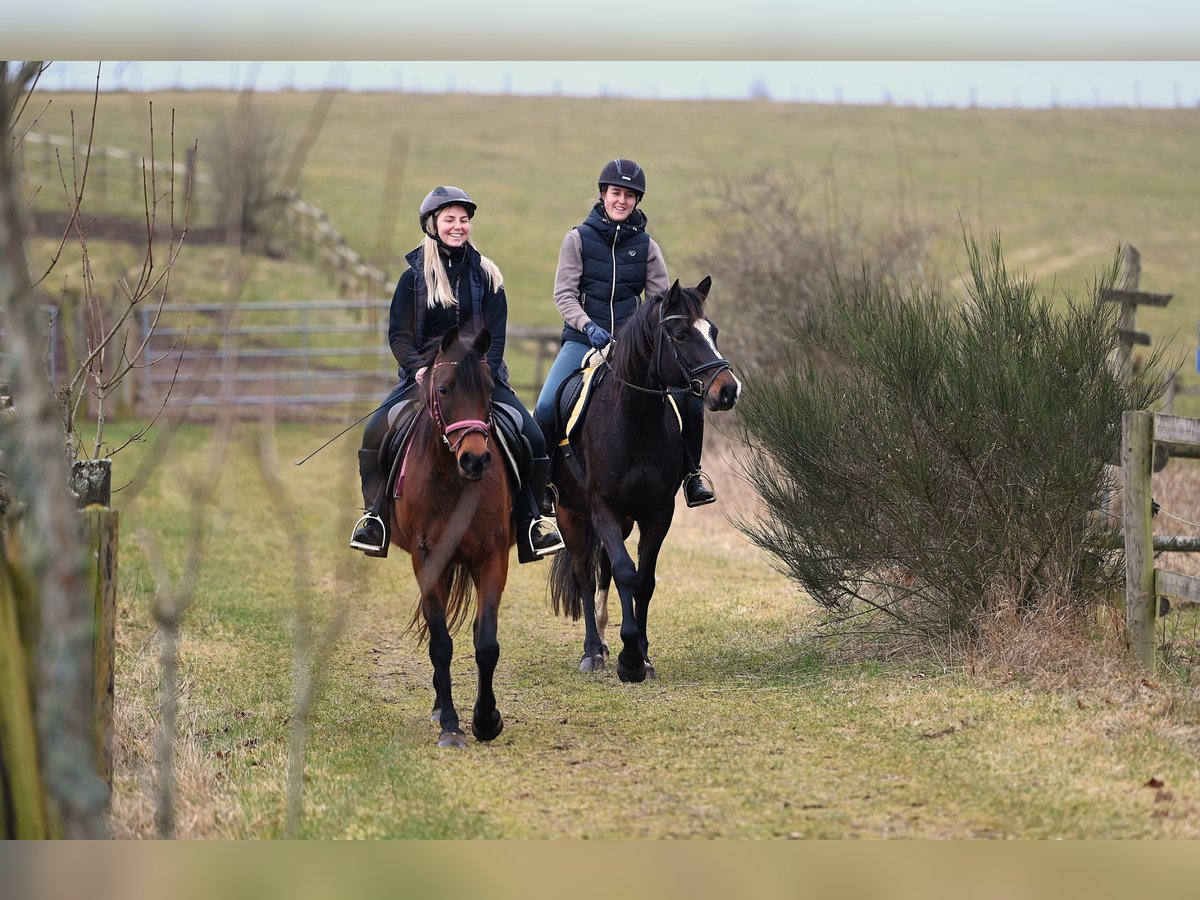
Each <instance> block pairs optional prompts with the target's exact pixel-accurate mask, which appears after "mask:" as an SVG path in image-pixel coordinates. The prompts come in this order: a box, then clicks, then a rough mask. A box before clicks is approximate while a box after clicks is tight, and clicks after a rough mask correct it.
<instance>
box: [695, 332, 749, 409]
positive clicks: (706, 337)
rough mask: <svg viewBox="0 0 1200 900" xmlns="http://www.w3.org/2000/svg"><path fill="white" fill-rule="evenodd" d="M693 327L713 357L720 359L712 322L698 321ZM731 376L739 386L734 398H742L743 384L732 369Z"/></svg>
mask: <svg viewBox="0 0 1200 900" xmlns="http://www.w3.org/2000/svg"><path fill="white" fill-rule="evenodd" d="M693 327H694V328H695V329H696V330H697V331H698V332H700V336H701V337H702V338H704V342H705V343H706V344H708V346H709V347H711V348H712V352H713V356H715V357H717V358H718V359H720V358H721V351H720V350H718V349H717V342H716V341H715V340H713V336H712V331H713V325H712V322H710V321H708V319H697V320H696V322H695V324H694V326H693ZM729 375H730V377H731V378H732V379H733V383H734V384H735V385H737V391H736V393H735V395H734V396H736V397H739V398H740V397H741V396H742V383H741V382H740V381H739V380H738V377H737V376H736V375H734V374H733V370H732V369H730V370H729Z"/></svg>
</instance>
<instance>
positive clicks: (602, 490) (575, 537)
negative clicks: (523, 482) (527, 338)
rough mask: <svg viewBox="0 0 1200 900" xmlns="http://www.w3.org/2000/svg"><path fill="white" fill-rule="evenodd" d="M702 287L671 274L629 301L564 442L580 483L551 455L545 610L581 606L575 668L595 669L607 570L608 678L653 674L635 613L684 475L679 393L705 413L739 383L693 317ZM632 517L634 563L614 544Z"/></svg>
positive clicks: (645, 605)
mask: <svg viewBox="0 0 1200 900" xmlns="http://www.w3.org/2000/svg"><path fill="white" fill-rule="evenodd" d="M711 285H712V281H711V279H709V278H705V279H704V280H703V281H701V282H700V284H698V285H697V286H696V287H694V288H682V289H681V288H680V287H679V282H678V281H676V282H675V283H674V284H673V285H672V286H671V288H670V290H669V291H664V292H663V293H661V294H659V295H657V296H655V297H653V298H651V299H649V300H647V301H646V302H645V303H643V304H642V305H641V307H639V308H638V310H637V312H636V313H634V315H633V316H632V317H631V318H630V319H629V321H628V322H626V323H625V324H624V325H623V326H622V328H621V331H620V334H619V335H618V336H617V339H616V341H615V342H614V344H613V348H612V350H611V352H610V353H609V358H608V363H606V364H605V365H608V366H610V367H611V371H610V372H609V373H608V374H607V375H603V377H602V376H601V374H600V373H598V374H597V376H596V378H594V379H593V382H595V380H596V379H601V380H600V383H599V385H598V386H597V387H596V388H595V395H594V396H593V398H592V400H591V403H590V405H589V407H588V411H587V415H586V417H585V418H584V420H583V422H582V423H581V424H580V425H579V426H578V428H577V429H576V430H577V431H578V432H579V436H578V437H577V438H573V439H572V445H573V446H574V447H575V449H576V450H577V456H578V458H579V459H580V460H581V461H582V463H583V472H584V475H583V480H582V481H580V480H579V479H578V478H576V477H575V475H574V474H573V471H572V469H571V468H570V467H569V466H568V465H567V463H566V462H565V461H564V458H563V455H562V454H561V453H560V454H556V461H555V465H554V470H553V476H554V484H555V486H556V487H557V489H558V527H559V531H560V532H561V533H562V536H563V540H564V541H565V542H566V545H567V552H566V553H560V554H559V555H558V556H557V557H556V558H555V560H554V564H553V566H552V567H551V573H550V582H551V583H550V595H551V600H552V602H553V604H554V609H555V611H556V612H561V613H564V614H567V615H570V616H571V617H572V618H574V619H578V618H579V616H580V615H581V614H582V615H583V621H584V629H585V634H584V640H583V660H582V662H581V663H580V668H581V669H582V670H584V671H592V670H594V669H597V668H602V667H603V666H604V660H605V657H606V656H607V655H608V646H607V645H606V644H605V643H604V639H603V629H604V627H605V624H606V622H607V616H608V612H607V606H608V587H609V582H610V579H611V580H612V581H615V582H616V585H617V592H618V593H619V594H620V597H621V641H622V643H623V647H622V649H621V652H620V653H619V654H618V655H617V676H618V677H619V678H620V679H621V680H622V681H643V680H645V678H646V677H647V675H650V676H651V677H652V676H653V675H654V667H653V665H652V664H651V663H650V657H649V641H648V640H647V638H646V618H647V612H648V610H649V608H650V598H651V597H652V596H653V595H654V584H655V579H654V569H655V566H656V565H657V563H658V554H659V550H660V549H661V548H662V544H663V541H664V540H665V539H666V536H667V531H668V529H670V527H671V519H672V517H673V516H674V513H675V494H676V493H677V492H678V490H679V486H680V484H681V483H682V481H683V475H684V467H683V443H682V442H683V434H682V428H681V424H682V420H681V419H680V417H679V413H680V412H682V410H683V406H684V403H683V400H684V395H687V394H695V395H698V396H700V397H703V398H704V401H705V404H706V405H707V406H708V408H709V409H710V410H723V409H730V408H731V407H732V406H733V405H734V403H736V402H737V399H738V396H739V394H740V392H741V384H740V383H739V382H738V380H737V378H735V377H734V374H733V371H732V370H731V369H730V366H729V363H728V361H726V360H725V359H722V358H721V354H720V352H719V351H718V350H717V327H716V325H714V324H713V323H712V321H711V320H710V319H709V318H708V317H707V316H706V315H705V314H704V301H705V299H706V298H707V296H708V291H709V288H710V287H711ZM673 396H674V397H675V398H677V399H678V400H679V403H678V405H676V404H675V403H673V402H672V401H671V398H672V397H673ZM677 409H678V410H679V412H677ZM635 524H636V525H637V526H638V548H637V554H638V561H637V565H634V562H633V559H632V558H631V557H630V555H629V553H628V551H627V550H626V549H625V538H627V537H628V536H629V534H630V533H631V531H632V530H633V526H634V525H635ZM597 586H599V594H597ZM597 598H599V606H600V615H599V617H597V612H596V607H597Z"/></svg>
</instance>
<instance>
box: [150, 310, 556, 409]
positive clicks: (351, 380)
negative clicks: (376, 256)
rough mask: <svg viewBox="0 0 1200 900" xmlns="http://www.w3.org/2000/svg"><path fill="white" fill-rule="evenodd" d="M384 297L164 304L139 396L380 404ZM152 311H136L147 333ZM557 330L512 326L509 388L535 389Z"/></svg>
mask: <svg viewBox="0 0 1200 900" xmlns="http://www.w3.org/2000/svg"><path fill="white" fill-rule="evenodd" d="M390 305H391V304H390V301H387V300H312V301H293V302H284V303H275V302H257V303H238V304H233V305H226V304H215V303H201V304H179V303H168V304H167V305H166V306H165V307H164V308H163V313H162V315H161V317H160V318H159V321H158V323H157V326H155V327H153V333H152V334H151V339H150V340H149V341H148V342H147V343H146V345H145V350H144V355H143V359H142V363H143V365H142V367H141V368H140V369H139V370H138V372H139V375H140V381H139V384H138V388H137V403H138V406H139V407H141V409H142V410H143V411H144V412H148V411H149V410H151V409H155V408H158V407H159V406H161V405H162V403H163V402H164V400H166V399H167V397H168V393H169V394H170V400H169V406H168V409H169V410H175V411H177V412H180V411H184V412H195V411H197V410H202V409H205V408H207V409H213V408H231V407H232V408H239V407H240V408H250V407H262V406H272V407H274V408H276V409H277V410H278V411H279V413H280V414H281V415H284V416H287V415H303V416H307V415H309V414H311V413H312V412H313V411H314V410H315V409H317V408H319V407H326V408H328V407H329V406H331V405H339V404H350V405H358V406H361V405H363V404H367V403H370V404H376V403H379V402H380V401H382V400H383V398H384V397H385V396H386V395H387V392H388V391H389V390H390V389H391V388H392V387H393V386H394V385H395V383H396V361H395V359H394V358H393V357H392V354H391V350H390V348H389V347H388V346H387V342H386V336H387V321H388V312H389V309H390ZM153 316H154V310H151V309H142V310H141V328H142V331H143V334H144V333H147V332H150V330H151V327H152V323H153ZM559 335H560V329H557V328H520V327H511V328H509V329H508V334H507V343H506V354H505V355H506V356H507V357H508V360H509V365H510V367H512V368H513V369H514V375H513V387H514V388H515V389H517V391H518V393H521V394H523V395H524V396H525V397H527V398H530V397H533V396H536V394H537V391H538V390H540V389H541V383H542V381H543V379H544V377H545V372H546V370H547V369H548V367H549V362H550V360H552V358H553V354H554V353H555V352H556V351H557V347H558V339H559Z"/></svg>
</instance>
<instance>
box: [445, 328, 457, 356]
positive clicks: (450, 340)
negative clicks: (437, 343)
mask: <svg viewBox="0 0 1200 900" xmlns="http://www.w3.org/2000/svg"><path fill="white" fill-rule="evenodd" d="M457 340H458V326H457V325H455V326H454V327H452V328H451V329H450V330H449V331H447V332H446V333H445V334H444V335H442V352H443V353H445V352H446V351H447V350H449V349H450V348H451V347H453V346H454V342H455V341H457Z"/></svg>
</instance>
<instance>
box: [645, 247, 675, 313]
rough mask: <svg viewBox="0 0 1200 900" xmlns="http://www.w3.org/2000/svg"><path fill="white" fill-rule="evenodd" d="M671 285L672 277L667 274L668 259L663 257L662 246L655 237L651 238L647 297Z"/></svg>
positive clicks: (648, 254) (647, 258) (648, 258)
mask: <svg viewBox="0 0 1200 900" xmlns="http://www.w3.org/2000/svg"><path fill="white" fill-rule="evenodd" d="M670 286H671V278H670V276H669V275H668V274H667V261H666V260H665V259H663V254H662V248H661V247H660V246H658V244H657V243H656V242H655V240H654V238H650V251H649V253H647V254H646V299H649V298H651V297H653V296H654V295H655V294H658V293H661V292H662V291H665V290H666V289H667V288H669V287H670Z"/></svg>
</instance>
